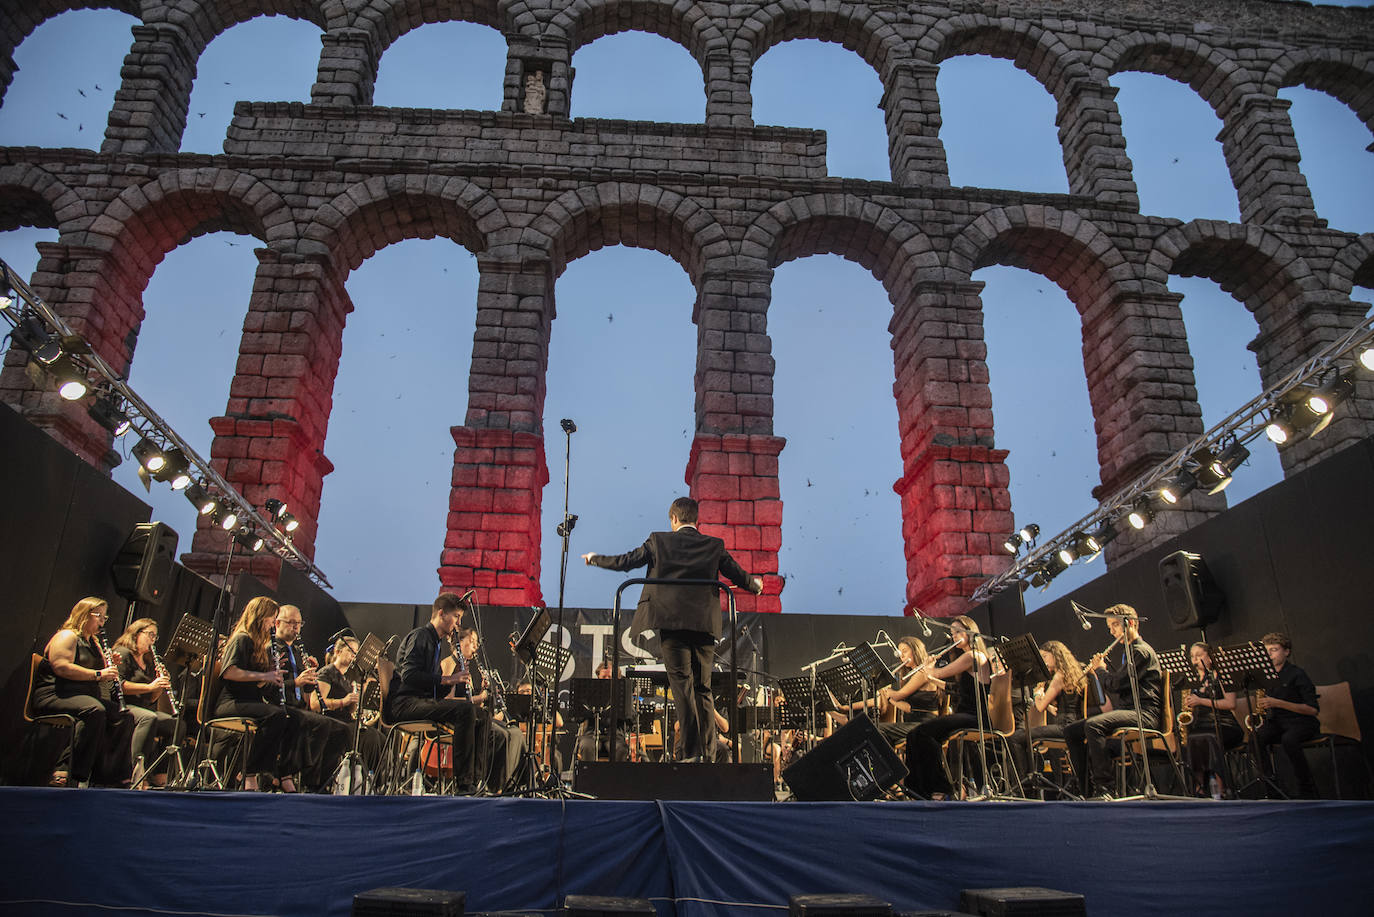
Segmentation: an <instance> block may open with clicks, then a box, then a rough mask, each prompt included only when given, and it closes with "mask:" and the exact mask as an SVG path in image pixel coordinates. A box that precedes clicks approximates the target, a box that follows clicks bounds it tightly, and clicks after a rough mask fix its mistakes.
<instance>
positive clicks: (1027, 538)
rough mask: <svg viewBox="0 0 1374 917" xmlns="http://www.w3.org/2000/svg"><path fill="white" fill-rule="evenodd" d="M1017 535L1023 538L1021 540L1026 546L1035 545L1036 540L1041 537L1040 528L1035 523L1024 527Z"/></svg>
mask: <svg viewBox="0 0 1374 917" xmlns="http://www.w3.org/2000/svg"><path fill="white" fill-rule="evenodd" d="M1017 534H1018V535H1020V536H1021V540H1022V541H1024V542H1025V543H1026V544H1034V543H1035V539H1037V538H1039V537H1040V526H1038V525H1036V524H1035V523H1034V522H1032V523H1030V524H1029V525H1023V526H1022V527H1021V531H1019V532H1017Z"/></svg>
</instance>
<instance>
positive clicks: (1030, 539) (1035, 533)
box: [1002, 522, 1040, 554]
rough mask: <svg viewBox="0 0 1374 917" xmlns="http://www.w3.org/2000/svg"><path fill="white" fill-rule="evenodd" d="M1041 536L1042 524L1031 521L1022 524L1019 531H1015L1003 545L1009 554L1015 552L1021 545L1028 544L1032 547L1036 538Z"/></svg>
mask: <svg viewBox="0 0 1374 917" xmlns="http://www.w3.org/2000/svg"><path fill="white" fill-rule="evenodd" d="M1039 537H1040V526H1038V525H1036V524H1035V523H1034V522H1031V523H1028V524H1026V525H1023V526H1021V528H1020V529H1019V530H1018V531H1016V532H1013V533H1012V534H1011V535H1010V536H1009V537H1008V538H1007V540H1006V541H1004V542H1002V547H1003V548H1004V549H1006V552H1007V553H1008V554H1015V553H1016V551H1017V549H1019V548H1020V547H1021V545H1026V546H1027V547H1030V546H1031V545H1033V544H1035V539H1036V538H1039Z"/></svg>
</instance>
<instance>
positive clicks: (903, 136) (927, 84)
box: [878, 61, 949, 188]
mask: <svg viewBox="0 0 1374 917" xmlns="http://www.w3.org/2000/svg"><path fill="white" fill-rule="evenodd" d="M939 73H940V68H939V67H937V66H934V65H933V64H921V63H915V62H911V61H906V62H903V63H900V64H896V65H894V66H893V67H891V68H890V69H889V71H888V73H887V74H886V75H885V76H884V79H883V97H882V100H881V101H880V102H879V103H878V104H879V107H880V108H882V110H883V119H884V121H885V122H886V124H887V153H888V159H889V160H890V161H891V163H892V180H893V181H894V182H896V183H897V184H899V185H904V186H907V187H932V188H948V187H949V163H948V161H947V160H946V158H945V145H944V143H943V142H942V141H941V140H940V97H939V95H938V93H937V92H936V89H935V79H936V77H937V76H939Z"/></svg>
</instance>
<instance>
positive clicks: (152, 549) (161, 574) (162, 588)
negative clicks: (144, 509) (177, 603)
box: [110, 522, 177, 605]
mask: <svg viewBox="0 0 1374 917" xmlns="http://www.w3.org/2000/svg"><path fill="white" fill-rule="evenodd" d="M176 553H177V533H176V532H174V531H172V529H171V528H170V527H168V526H167V525H166V524H165V523H162V522H140V523H139V524H138V525H136V526H134V530H133V533H132V534H131V535H129V537H128V540H126V541H125V542H124V547H122V548H120V549H119V554H117V555H116V556H115V560H114V565H113V567H112V568H111V570H110V573H111V574H112V575H113V577H114V585H115V592H117V593H119V594H120V595H121V596H123V597H124V598H126V599H129V600H130V601H134V602H146V603H147V604H149V605H156V604H158V603H159V602H161V601H162V597H163V596H164V595H166V594H167V589H168V588H169V587H170V586H171V585H172V574H173V572H174V571H175V568H176V566H175V565H176Z"/></svg>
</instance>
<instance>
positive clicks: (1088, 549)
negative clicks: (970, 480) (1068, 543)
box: [1071, 532, 1102, 560]
mask: <svg viewBox="0 0 1374 917" xmlns="http://www.w3.org/2000/svg"><path fill="white" fill-rule="evenodd" d="M1071 537H1072V538H1073V550H1074V553H1075V554H1077V555H1078V556H1079V557H1086V558H1088V559H1089V560H1092V559H1093V558H1094V557H1096V556H1097V555H1098V554H1101V553H1102V542H1100V541H1098V540H1097V536H1095V535H1089V534H1088V533H1087V532H1074V533H1073V535H1072V536H1071Z"/></svg>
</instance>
